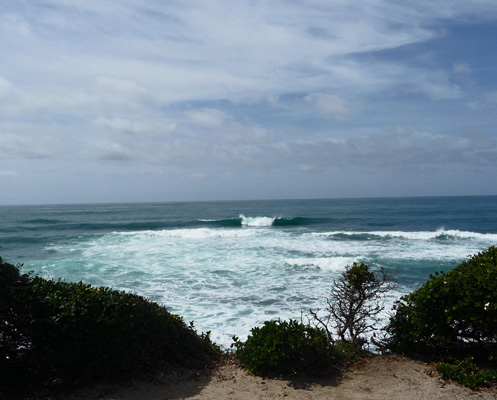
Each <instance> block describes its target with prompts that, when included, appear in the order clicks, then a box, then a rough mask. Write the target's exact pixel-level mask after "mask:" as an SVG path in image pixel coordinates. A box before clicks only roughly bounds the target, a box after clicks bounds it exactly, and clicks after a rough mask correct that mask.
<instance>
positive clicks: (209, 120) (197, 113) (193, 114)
mask: <svg viewBox="0 0 497 400" xmlns="http://www.w3.org/2000/svg"><path fill="white" fill-rule="evenodd" d="M186 114H187V115H188V118H189V119H190V121H191V122H192V123H193V124H194V125H198V126H202V127H205V128H218V127H220V126H222V125H223V124H224V122H225V121H226V120H227V119H228V115H227V114H226V113H225V112H223V111H220V110H215V109H210V108H203V109H201V110H189V111H187V112H186Z"/></svg>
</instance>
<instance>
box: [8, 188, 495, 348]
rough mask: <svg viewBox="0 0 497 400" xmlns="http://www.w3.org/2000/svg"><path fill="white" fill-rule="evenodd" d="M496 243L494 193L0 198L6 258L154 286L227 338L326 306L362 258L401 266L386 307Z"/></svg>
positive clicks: (145, 291)
mask: <svg viewBox="0 0 497 400" xmlns="http://www.w3.org/2000/svg"><path fill="white" fill-rule="evenodd" d="M496 244H497V197H447V198H417V199H342V200H275V201H245V202H193V203H149V204H146V203H144V204H100V205H99V204H88V205H62V206H57V205H45V206H2V207H0V257H2V258H3V259H4V260H6V261H9V262H11V263H23V264H24V266H23V267H22V268H23V270H24V271H34V273H36V274H40V275H41V276H44V277H47V278H54V279H57V278H62V279H64V280H66V281H80V280H82V281H83V282H85V283H89V284H91V285H93V286H110V287H113V288H116V289H120V290H126V291H131V292H134V293H138V294H140V295H143V296H146V297H147V298H149V299H151V300H153V301H156V302H158V303H160V304H162V305H164V306H166V307H167V308H168V309H169V310H170V311H172V312H174V313H178V314H180V315H182V316H183V317H184V318H185V320H186V321H194V323H195V326H196V328H197V329H198V330H199V331H204V332H206V331H211V334H212V338H213V339H214V340H215V341H216V342H218V343H219V344H222V345H223V346H225V347H229V345H230V344H231V338H232V336H233V335H236V336H239V337H241V338H244V337H246V336H247V335H248V333H249V332H250V329H251V328H252V327H254V326H258V325H261V324H262V322H263V321H265V320H268V319H275V318H281V319H288V318H296V319H299V318H300V317H301V315H302V313H304V314H305V313H307V312H308V310H309V309H311V308H312V309H313V310H316V309H320V308H324V306H325V304H326V297H327V296H328V293H329V290H330V288H331V287H332V285H333V282H334V281H335V280H336V279H338V278H339V276H340V274H341V273H342V272H343V271H344V269H345V267H346V266H347V265H351V264H352V263H354V262H364V263H366V264H368V265H369V266H370V267H371V268H372V269H373V270H375V269H379V268H381V267H383V268H387V269H390V270H392V271H396V272H397V275H396V276H395V283H396V287H395V289H394V290H393V291H391V292H389V293H388V295H387V298H386V299H385V300H386V305H387V309H390V308H391V307H392V305H393V304H394V302H395V301H396V300H398V299H399V298H400V297H401V296H402V295H404V294H407V293H410V292H412V291H413V290H415V289H416V288H417V287H419V286H420V285H421V284H422V283H423V282H425V281H426V280H427V279H428V276H429V275H430V274H431V273H434V272H436V271H441V270H443V271H447V270H449V269H450V268H452V267H455V266H456V265H457V264H459V263H460V262H461V261H463V260H465V259H467V257H468V256H470V255H472V254H475V253H476V252H478V251H482V250H485V249H487V248H488V247H489V246H492V245H496ZM387 318H388V316H387V314H385V322H386V319H387Z"/></svg>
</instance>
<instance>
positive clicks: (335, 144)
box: [0, 0, 497, 197]
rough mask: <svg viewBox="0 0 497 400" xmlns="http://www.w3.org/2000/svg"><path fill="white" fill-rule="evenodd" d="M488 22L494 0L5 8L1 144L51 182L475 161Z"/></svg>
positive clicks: (129, 2)
mask: <svg viewBox="0 0 497 400" xmlns="http://www.w3.org/2000/svg"><path fill="white" fill-rule="evenodd" d="M495 21H497V4H496V3H495V1H494V0H474V1H472V2H467V1H462V0H453V1H445V0H435V1H424V0H423V1H419V0H418V1H414V0H412V1H411V0H408V1H402V2H400V1H394V0H379V1H375V2H368V3H364V2H363V1H359V0H350V1H347V2H345V1H334V2H329V1H321V0H313V1H311V2H308V1H300V0H299V1H292V2H291V3H288V2H287V1H283V0H277V1H273V2H271V3H264V2H252V1H237V2H229V1H226V0H216V1H209V2H207V1H204V2H198V1H193V0H186V1H169V2H159V1H155V0H147V1H138V0H125V1H122V0H119V1H118V0H104V1H101V0H100V1H96V0H88V1H85V2H74V1H69V0H36V1H32V2H28V3H19V2H3V3H2V4H1V5H0V46H1V48H2V60H3V61H2V65H1V67H0V120H1V123H0V146H1V148H2V151H3V152H4V153H7V154H8V155H7V157H9V159H11V160H14V159H15V160H25V161H26V165H25V166H23V167H21V169H17V166H16V171H19V173H21V175H22V172H25V171H28V170H30V168H31V169H33V167H32V166H31V165H30V163H29V160H38V161H39V160H46V164H45V165H46V167H45V169H44V167H43V164H41V166H40V164H37V165H36V170H37V171H38V173H40V174H42V173H44V172H43V171H45V173H46V176H47V179H49V177H50V174H51V173H52V171H53V170H54V168H55V169H57V165H60V168H58V169H59V170H64V169H67V168H66V166H67V163H69V162H70V161H69V160H77V162H78V164H77V166H74V168H79V169H80V171H82V172H81V173H82V174H92V173H94V172H96V171H98V175H99V176H102V177H103V178H102V179H107V178H105V174H106V173H107V172H108V173H109V174H110V173H111V172H112V174H116V173H119V172H118V171H120V170H119V168H121V169H122V171H124V169H126V168H128V169H129V170H126V171H127V172H126V173H127V174H128V176H129V172H130V171H132V172H133V173H137V174H141V173H147V174H149V175H153V174H156V175H157V176H158V178H157V179H161V178H159V176H163V175H161V174H166V175H167V172H168V171H173V170H176V169H184V170H185V172H184V173H183V174H181V176H191V177H194V176H197V175H196V174H198V173H199V172H198V171H201V174H202V176H201V177H202V180H208V179H211V178H212V177H213V176H215V175H217V176H226V171H230V176H233V177H234V178H233V179H235V177H236V174H240V176H242V175H243V176H247V175H249V174H251V173H252V171H254V170H263V169H266V170H267V171H268V172H269V171H270V172H271V173H272V174H276V175H277V174H278V173H279V172H278V171H281V169H282V168H286V169H287V170H295V171H297V170H298V171H300V172H301V173H304V174H308V175H309V176H310V175H311V174H315V175H313V180H314V181H316V182H318V181H319V180H320V179H322V180H323V181H326V178H325V174H324V172H323V171H327V172H326V174H328V173H332V172H330V171H333V169H334V168H336V167H340V168H341V167H347V168H348V167H350V168H356V169H357V170H360V171H362V172H363V173H364V172H365V171H366V172H367V170H368V169H375V170H383V171H386V170H388V171H394V170H395V169H399V168H401V169H403V170H404V171H407V170H408V169H409V168H410V169H411V170H412V171H415V170H417V169H419V168H422V166H438V167H440V168H441V167H444V166H446V165H460V164H461V163H464V162H466V163H467V164H468V166H471V169H474V168H482V169H488V168H491V167H492V162H493V160H494V158H495V137H494V135H495V132H494V131H493V128H492V127H493V126H495V123H497V121H496V120H495V117H493V115H495V110H493V111H492V105H493V104H495V99H494V98H495V97H496V96H495V93H497V92H496V91H497V80H496V78H495V75H496V73H497V71H495V68H496V67H495V66H494V64H495V63H492V60H490V59H489V58H488V57H490V55H489V53H488V51H487V52H485V51H483V50H482V51H481V52H479V50H478V46H481V45H482V43H483V42H482V41H481V40H477V39H478V36H477V32H478V29H479V27H480V26H486V27H488V26H491V24H492V23H495ZM467 27H468V28H467ZM466 28H467V29H468V32H470V33H468V34H466V31H465V32H464V33H465V35H464V36H463V35H462V33H461V35H459V36H458V33H459V31H460V30H461V32H462V30H464V29H466ZM488 29H491V28H488ZM475 32H476V33H475ZM472 35H473V36H472ZM475 35H476V36H475ZM459 37H464V38H466V39H465V40H467V41H470V40H473V39H471V38H472V37H474V38H475V39H474V40H473V42H471V44H469V45H468V44H466V43H465V44H464V46H466V47H465V49H466V50H465V53H462V52H460V51H459V50H460V48H459V44H458V43H457V41H456V38H459ZM487 39H488V40H491V37H490V36H489V37H487ZM468 43H469V42H468ZM461 46H462V45H461ZM468 46H473V47H470V48H467V47H468ZM478 73H480V75H478ZM465 113H468V114H465ZM469 113H471V114H469ZM397 126H401V127H402V129H401V131H402V132H404V133H402V134H401V133H399V132H400V131H396V129H397V128H395V127H397ZM394 132H395V133H394ZM474 132H479V133H478V134H479V135H480V137H484V138H485V141H484V142H485V143H486V145H485V146H483V147H480V146H479V144H478V143H480V142H478V141H474V140H472V139H471V138H472V135H473V136H474V135H475V133H474ZM116 166H119V167H116ZM418 167H419V168H418ZM22 168H24V170H23V169H22ZM468 168H469V167H468ZM0 170H3V171H8V170H10V169H7V168H5V167H2V168H0ZM242 170H243V171H244V172H243V173H242V172H241V171H242ZM116 171H117V172H116ZM214 171H215V172H214ZM496 172H497V171H496ZM123 173H124V172H123ZM412 173H413V174H414V173H415V172H412ZM204 174H205V175H204ZM351 174H352V172H351ZM173 175H174V174H173ZM269 175H271V174H269V173H268V176H269ZM0 176H3V177H5V175H4V174H2V175H0ZM175 176H177V175H175ZM274 176H275V175H274ZM326 176H327V175H326ZM197 177H200V176H197ZM109 182H110V181H109ZM198 196H199V197H201V193H199V194H198Z"/></svg>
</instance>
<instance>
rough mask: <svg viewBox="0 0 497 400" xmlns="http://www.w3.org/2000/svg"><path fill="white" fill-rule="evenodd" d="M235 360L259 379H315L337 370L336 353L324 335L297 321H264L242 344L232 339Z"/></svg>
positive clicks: (253, 329)
mask: <svg viewBox="0 0 497 400" xmlns="http://www.w3.org/2000/svg"><path fill="white" fill-rule="evenodd" d="M233 340H234V345H233V346H234V347H235V356H236V357H237V358H238V360H239V362H240V364H241V365H242V366H243V367H244V368H245V369H247V370H248V371H250V372H252V373H254V374H257V375H261V376H280V375H282V376H290V375H293V374H297V373H305V374H308V375H319V374H322V373H325V372H327V371H330V370H332V369H334V368H336V366H337V362H338V358H337V357H338V353H337V352H336V350H335V349H334V348H333V346H332V345H331V344H330V343H329V341H328V337H327V335H326V333H325V332H324V331H323V330H321V329H317V328H314V327H312V326H310V325H304V324H302V323H300V322H298V321H295V320H290V321H280V320H276V321H266V322H264V325H263V326H262V327H260V328H259V327H256V328H252V330H251V335H249V336H248V338H247V340H246V341H245V342H241V341H240V340H239V339H238V338H237V337H233Z"/></svg>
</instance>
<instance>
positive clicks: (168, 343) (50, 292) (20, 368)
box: [0, 259, 219, 387]
mask: <svg viewBox="0 0 497 400" xmlns="http://www.w3.org/2000/svg"><path fill="white" fill-rule="evenodd" d="M0 290H1V291H0V315H1V318H2V325H1V326H0V357H1V358H0V374H1V376H2V384H9V385H11V386H12V387H15V386H18V387H28V386H37V385H38V386H39V385H48V386H50V385H51V384H52V383H53V382H63V383H71V382H74V381H81V380H93V379H101V378H112V377H119V376H122V375H133V374H137V373H141V372H146V371H150V370H152V369H154V368H157V367H158V366H161V365H163V364H165V363H169V364H172V365H178V364H183V365H184V364H189V363H201V364H205V363H207V362H209V359H210V358H209V357H214V356H216V354H217V353H218V351H219V349H218V348H217V346H215V345H214V344H213V343H212V342H211V341H210V338H209V335H208V334H202V335H200V336H199V335H197V334H196V332H195V331H194V329H193V326H187V325H186V324H185V323H184V321H183V320H182V318H181V317H179V316H177V315H174V314H170V313H169V312H168V311H167V310H166V309H165V308H164V307H161V306H159V305H158V304H156V303H153V302H150V301H148V300H147V299H145V298H143V297H140V296H137V295H134V294H130V293H125V292H122V291H117V290H112V289H109V288H105V287H101V288H93V287H91V286H90V285H85V284H83V283H81V282H79V283H66V282H62V281H60V280H59V281H52V280H46V279H43V278H40V277H34V278H31V277H29V276H27V275H21V274H20V273H19V270H18V269H17V268H16V267H14V266H12V265H10V264H7V263H5V262H3V261H2V260H1V259H0Z"/></svg>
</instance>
